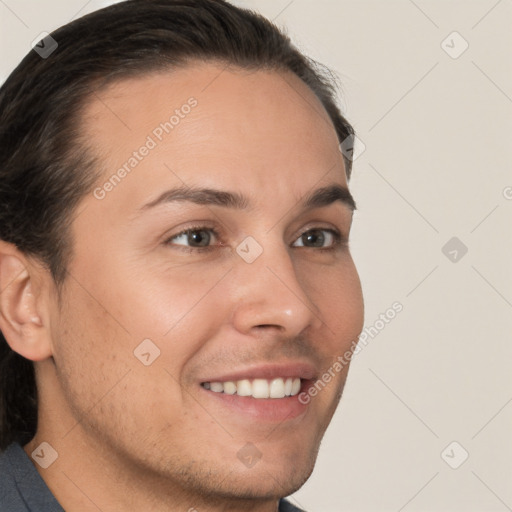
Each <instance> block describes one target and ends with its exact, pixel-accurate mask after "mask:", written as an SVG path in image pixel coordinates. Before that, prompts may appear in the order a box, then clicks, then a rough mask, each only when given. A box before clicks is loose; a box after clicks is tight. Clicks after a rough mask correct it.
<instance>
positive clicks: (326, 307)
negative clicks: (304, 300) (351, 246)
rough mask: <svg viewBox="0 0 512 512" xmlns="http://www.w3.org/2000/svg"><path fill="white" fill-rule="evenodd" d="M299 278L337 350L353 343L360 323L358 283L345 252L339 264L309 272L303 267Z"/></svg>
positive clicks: (359, 291) (361, 321) (361, 323)
mask: <svg viewBox="0 0 512 512" xmlns="http://www.w3.org/2000/svg"><path fill="white" fill-rule="evenodd" d="M301 275H302V279H303V283H304V287H305V290H306V292H307V294H308V295H309V297H310V300H311V302H312V303H313V304H314V305H315V306H316V307H317V310H318V312H319V315H321V317H322V319H323V320H324V322H325V324H326V325H327V326H328V329H327V331H328V332H329V333H330V334H331V335H332V341H333V344H334V345H335V347H332V348H333V349H334V348H335V349H336V350H337V351H338V354H339V351H343V352H344V351H345V347H347V346H350V344H351V343H352V341H354V340H357V338H358V336H359V334H360V333H361V330H362V329H363V322H364V303H363V294H362V289H361V282H360V280H359V275H358V273H357V270H356V267H355V265H354V262H353V261H352V258H351V257H350V255H349V254H348V253H347V254H346V256H345V258H343V260H342V261H340V263H339V264H336V265H332V266H325V267H322V268H319V269H317V270H314V271H312V269H311V267H308V268H304V269H303V271H302V274H301Z"/></svg>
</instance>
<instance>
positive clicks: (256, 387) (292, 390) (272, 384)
mask: <svg viewBox="0 0 512 512" xmlns="http://www.w3.org/2000/svg"><path fill="white" fill-rule="evenodd" d="M201 386H202V387H203V388H205V389H208V390H210V391H213V392H214V393H224V394H227V395H238V396H246V397H252V398H257V399H265V398H276V399H279V398H287V397H290V396H295V395H297V394H298V393H299V391H300V389H301V386H302V380H301V379H300V378H298V377H295V378H293V377H288V378H285V377H278V378H276V379H252V380H249V379H242V380H237V381H226V382H202V383H201Z"/></svg>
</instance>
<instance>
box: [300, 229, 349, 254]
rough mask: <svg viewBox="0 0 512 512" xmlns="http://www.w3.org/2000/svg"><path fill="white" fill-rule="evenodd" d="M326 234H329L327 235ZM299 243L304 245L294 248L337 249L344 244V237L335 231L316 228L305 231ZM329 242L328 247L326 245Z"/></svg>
mask: <svg viewBox="0 0 512 512" xmlns="http://www.w3.org/2000/svg"><path fill="white" fill-rule="evenodd" d="M324 233H327V235H325V234H324ZM297 241H300V242H302V245H295V244H294V247H313V248H314V247H319V248H321V249H335V248H336V247H337V246H338V245H341V244H342V237H341V235H340V233H339V232H338V231H336V230H334V229H324V228H314V229H310V230H308V231H305V232H304V233H303V234H302V235H301V236H300V237H299V238H297ZM326 242H327V247H326V246H325V245H324V244H325V243H326Z"/></svg>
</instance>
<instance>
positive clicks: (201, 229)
mask: <svg viewBox="0 0 512 512" xmlns="http://www.w3.org/2000/svg"><path fill="white" fill-rule="evenodd" d="M212 239H213V240H214V241H215V240H217V244H212ZM297 242H300V243H299V244H298V245H297ZM344 243H345V239H344V238H343V237H342V235H341V234H340V233H339V232H338V231H337V230H335V229H327V228H313V229H309V230H307V231H305V232H304V233H303V234H302V235H301V236H300V237H299V238H298V239H297V240H296V242H295V243H294V244H293V245H292V247H305V248H312V249H314V248H318V249H322V250H326V251H327V250H335V249H337V248H338V247H339V246H341V245H343V244H344ZM164 244H165V245H171V246H172V245H174V246H177V248H178V249H180V250H182V251H185V252H189V253H192V252H206V251H211V250H214V249H215V248H217V247H219V246H223V245H225V244H223V243H222V241H220V236H219V233H218V232H217V231H216V230H215V229H214V228H211V227H209V226H192V227H189V228H187V229H184V230H183V231H180V232H179V233H177V234H176V235H173V236H172V237H171V238H169V239H167V240H166V241H165V242H164Z"/></svg>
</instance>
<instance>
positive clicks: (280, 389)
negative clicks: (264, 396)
mask: <svg viewBox="0 0 512 512" xmlns="http://www.w3.org/2000/svg"><path fill="white" fill-rule="evenodd" d="M299 382H300V381H299ZM269 395H270V398H283V397H284V381H283V379H274V380H273V381H272V382H271V383H270V391H269Z"/></svg>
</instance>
